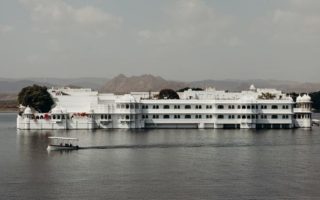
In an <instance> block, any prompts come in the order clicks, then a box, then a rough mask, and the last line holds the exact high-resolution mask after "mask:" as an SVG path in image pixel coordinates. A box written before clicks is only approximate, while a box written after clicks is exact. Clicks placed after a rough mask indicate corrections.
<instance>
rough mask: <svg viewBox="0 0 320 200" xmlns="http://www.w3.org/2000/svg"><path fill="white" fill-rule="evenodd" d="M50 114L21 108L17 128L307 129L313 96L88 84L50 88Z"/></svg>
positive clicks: (278, 92) (261, 91)
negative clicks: (124, 89)
mask: <svg viewBox="0 0 320 200" xmlns="http://www.w3.org/2000/svg"><path fill="white" fill-rule="evenodd" d="M48 91H49V93H50V94H51V95H52V97H53V98H54V100H55V104H56V105H55V107H54V108H53V109H52V110H51V111H50V112H49V113H37V112H34V111H32V109H31V108H29V107H27V108H23V109H22V110H21V111H22V113H21V114H19V115H18V116H17V128H18V129H112V128H299V127H303V128H311V121H312V119H311V98H310V97H309V96H308V95H304V96H299V97H298V98H297V102H294V101H293V100H292V98H291V97H289V96H287V95H286V94H284V93H282V92H281V91H279V90H275V89H256V88H255V87H254V86H251V87H250V89H249V90H248V91H241V92H227V91H217V90H215V89H210V88H209V89H206V90H205V91H192V90H188V91H185V92H182V93H179V96H180V99H162V100H159V99H156V98H153V96H154V95H156V94H157V93H155V92H152V93H149V92H132V93H130V94H125V95H115V94H99V93H98V92H96V91H92V90H91V89H71V88H52V89H49V90H48Z"/></svg>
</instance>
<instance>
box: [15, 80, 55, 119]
mask: <svg viewBox="0 0 320 200" xmlns="http://www.w3.org/2000/svg"><path fill="white" fill-rule="evenodd" d="M18 103H19V104H22V105H23V106H30V107H32V108H34V109H35V110H37V111H38V112H42V113H44V112H48V111H50V110H51V107H52V106H53V104H54V101H53V99H52V97H51V95H50V94H49V92H48V91H47V87H45V86H39V85H33V86H28V87H25V88H22V90H21V91H20V92H19V94H18Z"/></svg>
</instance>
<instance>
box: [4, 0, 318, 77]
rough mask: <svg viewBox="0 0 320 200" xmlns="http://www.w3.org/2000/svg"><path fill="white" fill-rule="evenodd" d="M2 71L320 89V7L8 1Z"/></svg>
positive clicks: (266, 2)
mask: <svg viewBox="0 0 320 200" xmlns="http://www.w3.org/2000/svg"><path fill="white" fill-rule="evenodd" d="M0 69H1V74H0V76H1V77H18V78H20V77H107V78H110V77H113V76H115V75H117V74H119V73H124V74H126V75H140V74H145V73H149V74H154V75H160V76H163V77H164V78H167V79H175V80H202V79H252V78H263V79H270V78H273V79H285V80H300V81H313V82H320V80H319V76H320V0H207V1H206V0H1V1H0Z"/></svg>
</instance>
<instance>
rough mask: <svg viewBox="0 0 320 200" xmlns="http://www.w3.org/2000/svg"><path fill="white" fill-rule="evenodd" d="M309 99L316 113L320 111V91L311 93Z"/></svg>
mask: <svg viewBox="0 0 320 200" xmlns="http://www.w3.org/2000/svg"><path fill="white" fill-rule="evenodd" d="M310 97H311V101H312V107H313V108H314V109H316V110H317V111H320V91H319V92H313V93H311V94H310Z"/></svg>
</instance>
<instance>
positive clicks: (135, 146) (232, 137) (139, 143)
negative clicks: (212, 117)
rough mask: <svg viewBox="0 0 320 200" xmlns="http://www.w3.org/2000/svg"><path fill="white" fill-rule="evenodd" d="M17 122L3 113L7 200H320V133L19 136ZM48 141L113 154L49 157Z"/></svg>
mask: <svg viewBox="0 0 320 200" xmlns="http://www.w3.org/2000/svg"><path fill="white" fill-rule="evenodd" d="M317 117H319V116H317ZM15 119H16V115H15V114H0V159H1V160H0V199H46V200H47V199H68V200H70V199H117V200H118V199H139V200H141V199H147V200H150V199H320V128H319V127H314V128H313V129H312V130H304V129H294V130H259V131H257V130H220V129H219V130H218V129H210V130H209V129H208V130H193V129H191V130H182V129H181V130H170V129H169V130H166V129H159V130H133V131H132V130H131V131H130V130H112V131H110V130H97V131H20V132H18V131H17V130H16V128H15V123H16V121H15ZM48 136H67V137H78V138H79V139H80V146H86V147H93V146H102V147H105V148H106V149H83V150H78V151H71V152H50V153H48V152H47V151H46V147H47V144H48V139H47V138H48Z"/></svg>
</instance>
